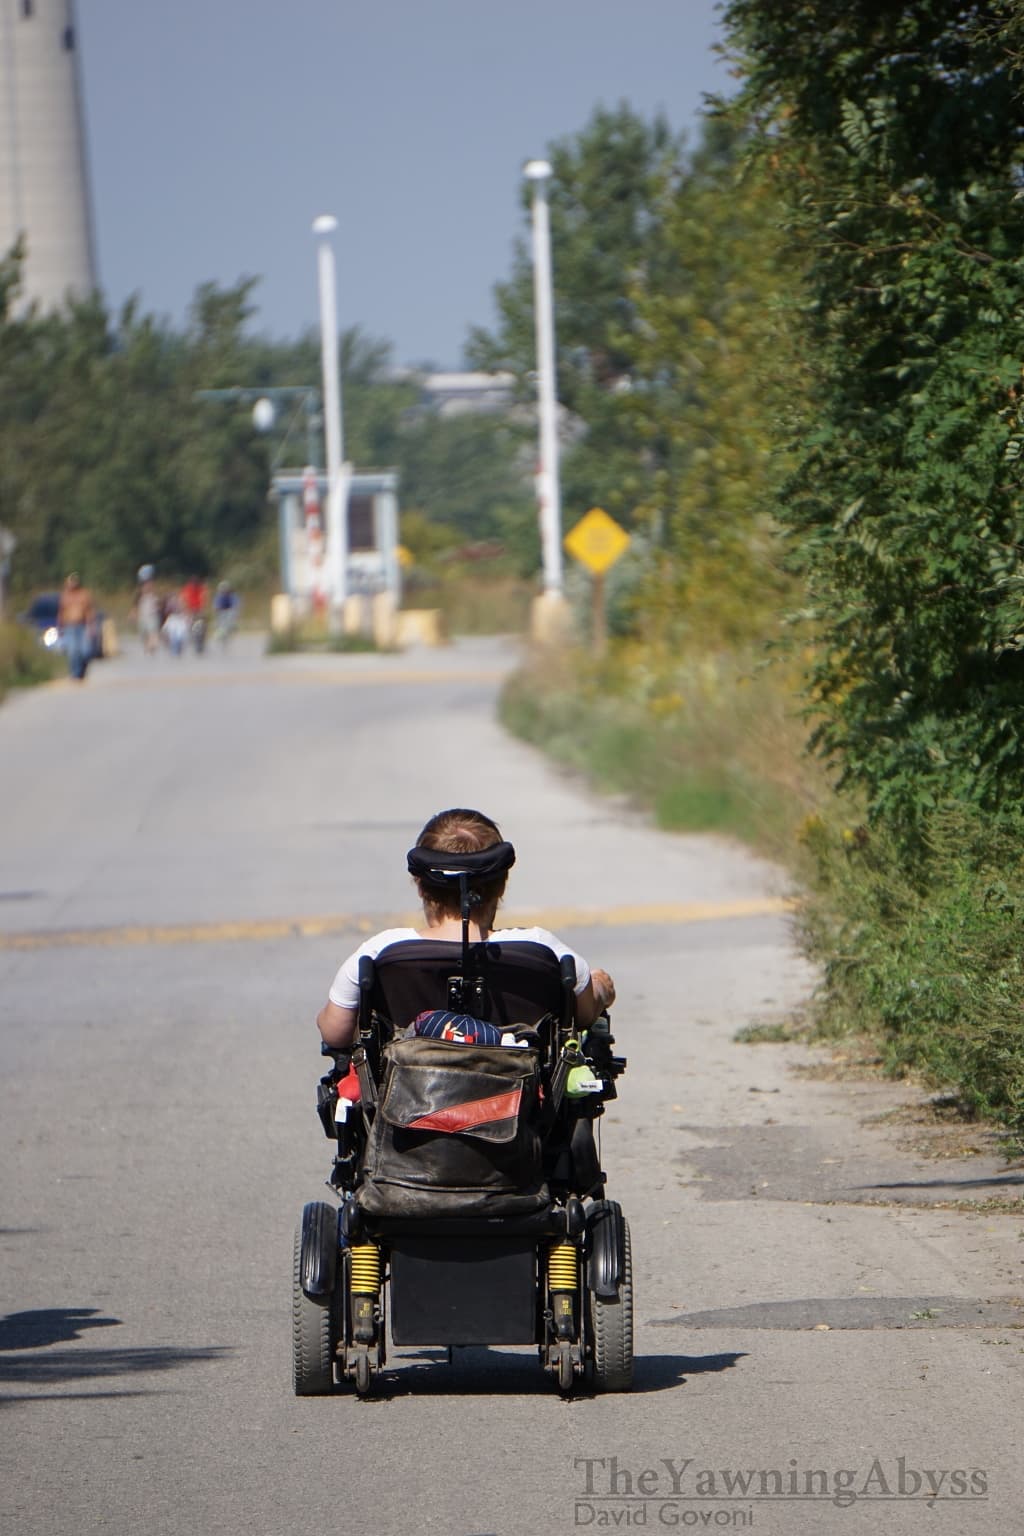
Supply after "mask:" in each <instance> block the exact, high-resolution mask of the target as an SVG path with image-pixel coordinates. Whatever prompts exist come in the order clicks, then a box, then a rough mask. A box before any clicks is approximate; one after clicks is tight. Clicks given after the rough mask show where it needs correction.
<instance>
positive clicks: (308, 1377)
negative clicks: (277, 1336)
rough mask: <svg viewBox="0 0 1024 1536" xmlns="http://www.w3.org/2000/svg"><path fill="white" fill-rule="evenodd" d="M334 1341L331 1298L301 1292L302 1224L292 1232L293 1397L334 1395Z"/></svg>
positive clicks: (334, 1312)
mask: <svg viewBox="0 0 1024 1536" xmlns="http://www.w3.org/2000/svg"><path fill="white" fill-rule="evenodd" d="M337 1341H338V1326H337V1306H336V1303H335V1298H334V1297H333V1296H307V1295H306V1293H305V1291H304V1290H303V1289H302V1222H301V1221H300V1222H299V1224H298V1226H297V1227H296V1229H295V1250H294V1257H293V1262H292V1385H293V1386H294V1388H295V1396H296V1397H323V1396H324V1395H325V1394H326V1393H328V1392H333V1391H334V1351H335V1346H336V1344H337Z"/></svg>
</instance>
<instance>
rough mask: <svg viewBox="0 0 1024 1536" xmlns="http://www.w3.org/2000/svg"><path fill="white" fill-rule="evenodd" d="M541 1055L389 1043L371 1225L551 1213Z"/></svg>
mask: <svg viewBox="0 0 1024 1536" xmlns="http://www.w3.org/2000/svg"><path fill="white" fill-rule="evenodd" d="M539 1087H540V1069H539V1060H538V1055H537V1052H536V1051H534V1050H531V1049H529V1048H521V1047H518V1048H517V1047H512V1046H476V1045H463V1044H456V1043H453V1042H450V1041H447V1040H433V1039H425V1038H423V1037H414V1038H410V1039H405V1040H395V1041H392V1042H391V1044H390V1045H388V1046H387V1047H386V1048H385V1051H384V1073H383V1080H382V1085H381V1092H380V1098H379V1101H378V1104H377V1110H376V1113H375V1115H374V1118H373V1123H372V1125H371V1127H370V1134H369V1139H368V1142H367V1147H366V1155H365V1158H364V1161H363V1179H362V1182H361V1184H360V1187H359V1190H358V1194H357V1199H358V1201H359V1204H360V1206H361V1207H362V1209H363V1210H364V1211H366V1212H367V1214H369V1215H379V1216H383V1215H387V1216H481V1215H486V1216H492V1215H493V1216H506V1215H523V1214H526V1213H528V1212H530V1211H536V1210H539V1209H541V1208H542V1207H543V1206H545V1205H547V1204H548V1203H549V1194H548V1189H547V1186H546V1184H545V1183H544V1180H543V1173H542V1163H541V1137H540V1126H539V1122H540V1115H539Z"/></svg>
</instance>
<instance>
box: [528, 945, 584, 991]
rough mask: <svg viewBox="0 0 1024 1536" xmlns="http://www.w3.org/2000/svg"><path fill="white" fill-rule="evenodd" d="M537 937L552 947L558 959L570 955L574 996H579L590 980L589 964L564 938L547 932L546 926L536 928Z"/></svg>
mask: <svg viewBox="0 0 1024 1536" xmlns="http://www.w3.org/2000/svg"><path fill="white" fill-rule="evenodd" d="M537 938H538V942H539V943H541V944H546V945H547V946H548V948H549V949H553V950H554V952H555V954H556V955H557V956H558V957H559V959H561V957H562V956H563V955H572V958H573V960H574V961H575V962H576V996H577V997H579V996H580V995H581V993H583V992H585V991H586V990H587V984H588V982H589V981H590V966H589V965H588V964H587V962H586V960H584V958H583V956H582V955H581V954H578V953H577V951H576V950H575V949H573V948H572V947H571V946H570V945H568V944H566V942H565V940H564V939H560V938H559V937H558V936H557V934H554V933H551V932H549V930H548V929H547V928H538V929H537Z"/></svg>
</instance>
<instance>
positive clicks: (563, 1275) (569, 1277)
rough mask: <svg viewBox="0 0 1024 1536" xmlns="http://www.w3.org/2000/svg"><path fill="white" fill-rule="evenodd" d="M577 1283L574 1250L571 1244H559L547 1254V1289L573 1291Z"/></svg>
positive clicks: (577, 1274)
mask: <svg viewBox="0 0 1024 1536" xmlns="http://www.w3.org/2000/svg"><path fill="white" fill-rule="evenodd" d="M578 1283H579V1267H578V1259H577V1253H576V1249H575V1248H574V1247H573V1245H572V1243H559V1244H558V1245H557V1247H555V1248H552V1250H551V1252H550V1253H549V1254H548V1289H549V1290H551V1291H575V1289H576V1287H577V1285H578Z"/></svg>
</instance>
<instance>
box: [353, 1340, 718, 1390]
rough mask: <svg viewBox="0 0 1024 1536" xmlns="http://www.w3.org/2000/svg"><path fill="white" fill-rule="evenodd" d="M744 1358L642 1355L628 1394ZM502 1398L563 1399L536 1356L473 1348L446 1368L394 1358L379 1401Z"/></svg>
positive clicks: (419, 1357) (436, 1356)
mask: <svg viewBox="0 0 1024 1536" xmlns="http://www.w3.org/2000/svg"><path fill="white" fill-rule="evenodd" d="M744 1358H745V1356H744V1354H743V1353H742V1352H732V1351H727V1352H720V1353H718V1354H714V1355H674V1354H672V1355H638V1356H637V1357H636V1361H635V1364H634V1376H633V1389H632V1392H631V1393H629V1394H628V1395H629V1396H632V1397H636V1396H638V1395H643V1394H645V1393H649V1392H668V1391H671V1390H672V1389H673V1388H675V1387H679V1386H682V1385H684V1383H685V1382H686V1379H687V1377H689V1376H698V1375H702V1374H704V1373H707V1372H712V1371H728V1370H731V1369H732V1368H733V1366H735V1365H736V1364H737V1362H738V1361H740V1360H742V1359H744ZM496 1394H497V1395H509V1396H511V1395H518V1396H523V1397H538V1396H541V1397H543V1396H545V1395H557V1394H556V1389H555V1385H554V1382H553V1380H552V1378H551V1376H550V1375H548V1373H547V1372H545V1371H543V1370H542V1369H541V1367H540V1365H539V1364H538V1362H537V1359H536V1356H535V1355H534V1356H533V1357H532V1358H531V1357H530V1356H529V1355H523V1356H520V1357H518V1358H517V1357H516V1356H515V1355H511V1354H506V1355H502V1354H500V1353H498V1352H497V1351H494V1352H491V1351H488V1350H485V1349H480V1348H471V1349H469V1348H467V1349H456V1350H455V1351H454V1356H453V1362H452V1364H451V1365H448V1364H446V1362H445V1355H444V1352H443V1351H436V1350H431V1351H427V1350H424V1351H423V1352H422V1353H421V1354H416V1355H412V1354H410V1355H409V1356H408V1357H406V1358H404V1359H403V1358H402V1357H401V1356H399V1357H398V1358H397V1359H395V1358H394V1357H393V1358H392V1363H391V1364H390V1365H389V1366H388V1367H387V1369H386V1370H385V1371H384V1372H383V1375H382V1376H381V1377H380V1381H379V1386H378V1389H377V1393H376V1396H377V1397H378V1398H380V1399H382V1400H385V1401H386V1400H387V1399H388V1398H392V1397H402V1396H421V1395H422V1396H424V1397H474V1396H488V1397H490V1396H494V1395H496ZM598 1395H599V1394H596V1393H594V1392H591V1391H590V1390H589V1389H588V1388H587V1387H586V1386H585V1385H584V1384H583V1383H580V1384H579V1385H578V1386H577V1387H576V1388H574V1390H573V1393H572V1396H573V1398H574V1399H581V1398H582V1399H589V1398H592V1397H596V1396H598ZM601 1395H603V1394H601ZM372 1400H373V1399H372V1398H371V1399H370V1401H372Z"/></svg>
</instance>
